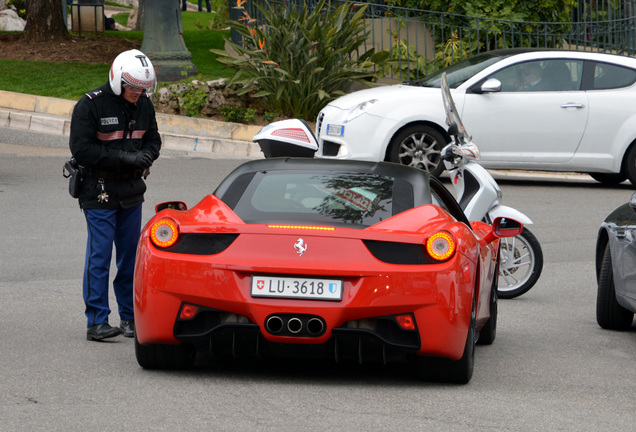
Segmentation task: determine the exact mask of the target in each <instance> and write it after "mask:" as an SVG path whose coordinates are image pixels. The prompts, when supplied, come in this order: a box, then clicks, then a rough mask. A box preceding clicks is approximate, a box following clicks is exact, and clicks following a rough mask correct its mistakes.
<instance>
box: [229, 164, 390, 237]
mask: <svg viewBox="0 0 636 432" xmlns="http://www.w3.org/2000/svg"><path fill="white" fill-rule="evenodd" d="M393 184H394V180H393V178H392V177H386V176H380V175H368V174H363V175H361V174H357V173H351V174H346V173H330V174H317V173H303V172H285V173H266V174H265V173H258V174H256V175H255V176H254V177H253V179H252V182H251V183H250V185H249V186H248V187H247V189H246V190H245V192H244V193H243V195H242V197H241V198H240V199H239V201H238V203H237V205H236V206H235V208H234V211H235V212H236V214H237V215H238V216H239V217H240V218H241V219H243V220H244V221H245V222H250V223H272V222H303V223H329V224H352V225H360V226H361V227H362V228H363V227H366V226H370V225H373V224H375V223H377V222H380V221H382V220H384V219H387V218H389V217H391V216H392V215H393V208H392V204H393Z"/></svg>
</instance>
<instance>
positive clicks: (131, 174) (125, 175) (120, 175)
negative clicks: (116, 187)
mask: <svg viewBox="0 0 636 432" xmlns="http://www.w3.org/2000/svg"><path fill="white" fill-rule="evenodd" d="M143 173H144V172H143V170H135V171H103V170H92V171H91V172H90V174H89V175H90V176H91V177H94V178H102V179H104V180H126V179H139V178H141V177H142V176H143Z"/></svg>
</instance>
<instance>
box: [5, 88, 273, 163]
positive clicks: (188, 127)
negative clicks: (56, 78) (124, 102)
mask: <svg viewBox="0 0 636 432" xmlns="http://www.w3.org/2000/svg"><path fill="white" fill-rule="evenodd" d="M75 103H76V102H75V101H70V100H66V99H58V98H52V97H47V96H34V95H28V94H22V93H14V92H9V91H4V90H0V127H7V128H16V129H23V130H29V131H32V132H39V133H45V134H52V135H62V136H69V135H70V131H71V116H72V113H73V108H74V107H75ZM156 116H157V126H158V127H159V134H160V135H161V140H162V147H161V149H162V151H163V150H169V151H170V153H171V154H176V155H183V156H187V157H207V158H248V159H258V158H262V157H264V156H263V153H262V152H261V149H260V147H259V146H258V144H256V143H254V142H252V137H253V136H254V135H256V133H257V132H258V131H259V130H260V129H261V126H252V125H244V124H239V123H230V122H220V121H216V120H208V119H203V118H192V117H184V116H177V115H170V114H161V113H157V115H156Z"/></svg>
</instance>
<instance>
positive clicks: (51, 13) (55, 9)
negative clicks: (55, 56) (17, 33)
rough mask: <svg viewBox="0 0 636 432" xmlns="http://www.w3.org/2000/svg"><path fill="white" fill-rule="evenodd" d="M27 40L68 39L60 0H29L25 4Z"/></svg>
mask: <svg viewBox="0 0 636 432" xmlns="http://www.w3.org/2000/svg"><path fill="white" fill-rule="evenodd" d="M25 38H26V41H27V42H45V41H49V40H63V39H69V38H70V36H69V34H68V30H67V29H66V23H65V22H64V17H63V15H62V4H61V2H60V0H29V1H28V5H27V25H26V35H25Z"/></svg>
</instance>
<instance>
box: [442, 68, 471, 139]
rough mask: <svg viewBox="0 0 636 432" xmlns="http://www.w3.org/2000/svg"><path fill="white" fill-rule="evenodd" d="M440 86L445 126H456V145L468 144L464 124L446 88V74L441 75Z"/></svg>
mask: <svg viewBox="0 0 636 432" xmlns="http://www.w3.org/2000/svg"><path fill="white" fill-rule="evenodd" d="M441 84H442V85H441V88H442V100H443V101H444V110H445V111H446V124H447V125H448V126H449V127H450V126H452V125H455V126H457V141H458V142H457V144H465V143H468V142H470V141H471V137H470V136H469V135H468V133H467V132H466V128H465V127H464V123H462V119H461V117H460V116H459V112H458V111H457V107H456V106H455V101H454V100H453V96H452V95H451V92H450V87H449V86H448V78H447V77H446V73H443V74H442V79H441Z"/></svg>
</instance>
